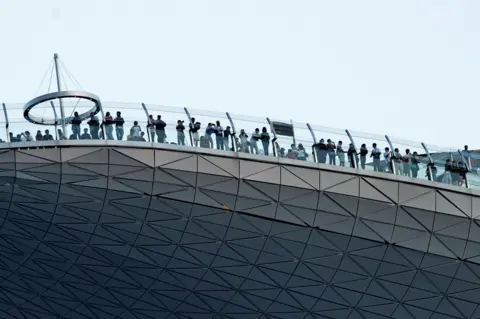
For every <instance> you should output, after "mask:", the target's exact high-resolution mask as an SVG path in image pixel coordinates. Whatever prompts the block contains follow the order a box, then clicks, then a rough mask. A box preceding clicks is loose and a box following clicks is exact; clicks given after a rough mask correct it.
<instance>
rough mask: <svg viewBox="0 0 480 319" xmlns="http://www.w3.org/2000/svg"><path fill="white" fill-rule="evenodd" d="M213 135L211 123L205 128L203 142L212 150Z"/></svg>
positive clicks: (213, 126)
mask: <svg viewBox="0 0 480 319" xmlns="http://www.w3.org/2000/svg"><path fill="white" fill-rule="evenodd" d="M213 133H215V125H213V123H208V125H207V127H206V128H205V140H206V143H207V144H208V148H213V138H212V134H213Z"/></svg>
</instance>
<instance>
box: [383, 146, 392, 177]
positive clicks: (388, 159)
mask: <svg viewBox="0 0 480 319" xmlns="http://www.w3.org/2000/svg"><path fill="white" fill-rule="evenodd" d="M383 160H384V161H385V164H384V168H383V169H384V170H385V172H391V171H392V168H391V165H392V161H391V160H392V154H391V153H390V148H388V147H385V152H384V153H383Z"/></svg>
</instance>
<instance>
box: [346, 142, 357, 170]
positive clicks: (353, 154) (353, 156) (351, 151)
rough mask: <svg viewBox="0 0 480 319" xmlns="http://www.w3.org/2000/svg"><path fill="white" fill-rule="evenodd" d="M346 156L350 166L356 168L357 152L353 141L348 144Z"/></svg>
mask: <svg viewBox="0 0 480 319" xmlns="http://www.w3.org/2000/svg"><path fill="white" fill-rule="evenodd" d="M347 156H348V161H349V162H350V167H351V168H358V153H357V150H356V149H355V145H353V143H350V145H349V146H348V151H347Z"/></svg>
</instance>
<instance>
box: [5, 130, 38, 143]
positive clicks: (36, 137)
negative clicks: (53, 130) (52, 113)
mask: <svg viewBox="0 0 480 319" xmlns="http://www.w3.org/2000/svg"><path fill="white" fill-rule="evenodd" d="M12 136H13V133H10V141H12ZM35 140H37V141H42V140H43V135H42V132H41V131H40V130H38V131H37V135H35Z"/></svg>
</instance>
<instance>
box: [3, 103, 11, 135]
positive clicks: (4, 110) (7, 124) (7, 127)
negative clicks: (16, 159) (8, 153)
mask: <svg viewBox="0 0 480 319" xmlns="http://www.w3.org/2000/svg"><path fill="white" fill-rule="evenodd" d="M2 106H3V114H4V115H5V131H6V133H7V142H8V143H10V142H11V141H10V129H9V126H10V124H9V122H8V114H7V106H6V105H5V103H2Z"/></svg>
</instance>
